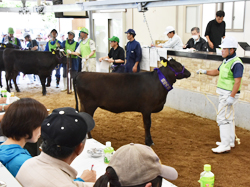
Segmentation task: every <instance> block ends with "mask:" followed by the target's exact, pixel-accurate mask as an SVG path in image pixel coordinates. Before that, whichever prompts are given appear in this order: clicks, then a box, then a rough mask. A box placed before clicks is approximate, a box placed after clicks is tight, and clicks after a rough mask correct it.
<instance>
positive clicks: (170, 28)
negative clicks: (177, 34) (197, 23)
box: [164, 26, 175, 34]
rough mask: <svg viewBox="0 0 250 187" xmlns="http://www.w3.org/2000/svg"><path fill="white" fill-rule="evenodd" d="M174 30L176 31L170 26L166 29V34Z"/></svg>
mask: <svg viewBox="0 0 250 187" xmlns="http://www.w3.org/2000/svg"><path fill="white" fill-rule="evenodd" d="M174 30H175V29H174V27H172V26H168V27H166V31H165V32H164V34H168V33H170V32H172V31H174Z"/></svg>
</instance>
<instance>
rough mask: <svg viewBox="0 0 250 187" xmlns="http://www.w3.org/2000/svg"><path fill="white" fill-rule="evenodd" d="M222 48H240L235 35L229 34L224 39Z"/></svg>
mask: <svg viewBox="0 0 250 187" xmlns="http://www.w3.org/2000/svg"><path fill="white" fill-rule="evenodd" d="M219 47H220V48H222V49H223V48H228V49H230V48H235V49H237V48H238V42H237V40H236V39H235V38H234V37H233V36H227V37H225V39H224V40H223V41H222V44H221V45H219Z"/></svg>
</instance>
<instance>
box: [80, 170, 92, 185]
mask: <svg viewBox="0 0 250 187" xmlns="http://www.w3.org/2000/svg"><path fill="white" fill-rule="evenodd" d="M80 178H81V179H82V180H84V181H85V182H95V181H96V171H95V170H91V171H90V170H88V169H87V170H84V171H83V172H82V175H81V177H80Z"/></svg>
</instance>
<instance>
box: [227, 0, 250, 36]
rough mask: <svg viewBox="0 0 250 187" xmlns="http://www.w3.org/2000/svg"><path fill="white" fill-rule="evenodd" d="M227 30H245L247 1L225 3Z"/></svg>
mask: <svg viewBox="0 0 250 187" xmlns="http://www.w3.org/2000/svg"><path fill="white" fill-rule="evenodd" d="M223 10H224V12H225V17H224V21H225V22H226V30H227V31H231V32H232V31H236V32H237V31H238V32H243V31H244V17H245V1H237V2H227V3H223Z"/></svg>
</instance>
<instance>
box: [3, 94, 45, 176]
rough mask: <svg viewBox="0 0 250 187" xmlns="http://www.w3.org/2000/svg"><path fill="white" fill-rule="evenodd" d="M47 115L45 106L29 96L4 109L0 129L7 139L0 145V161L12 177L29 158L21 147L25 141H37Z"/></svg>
mask: <svg viewBox="0 0 250 187" xmlns="http://www.w3.org/2000/svg"><path fill="white" fill-rule="evenodd" d="M47 115H48V112H47V109H46V108H45V106H44V105H43V104H41V103H40V102H38V101H36V100H34V99H31V98H23V99H20V100H18V101H15V102H14V103H12V104H11V105H10V106H9V108H8V110H7V111H6V113H5V115H4V117H3V120H2V122H1V129H2V132H3V135H4V136H6V137H7V140H6V141H5V142H3V143H2V144H1V145H0V162H2V164H3V165H4V166H5V167H6V168H7V169H8V170H9V171H10V173H11V174H12V175H13V176H14V177H15V176H16V174H17V172H18V171H19V169H20V167H21V166H22V164H23V163H24V162H25V161H26V160H28V159H30V158H31V155H30V154H29V152H28V151H27V150H26V149H24V148H23V147H24V146H25V144H26V143H27V142H30V143H35V142H37V140H38V138H39V137H40V134H41V124H42V122H43V120H44V119H45V117H46V116H47Z"/></svg>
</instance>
